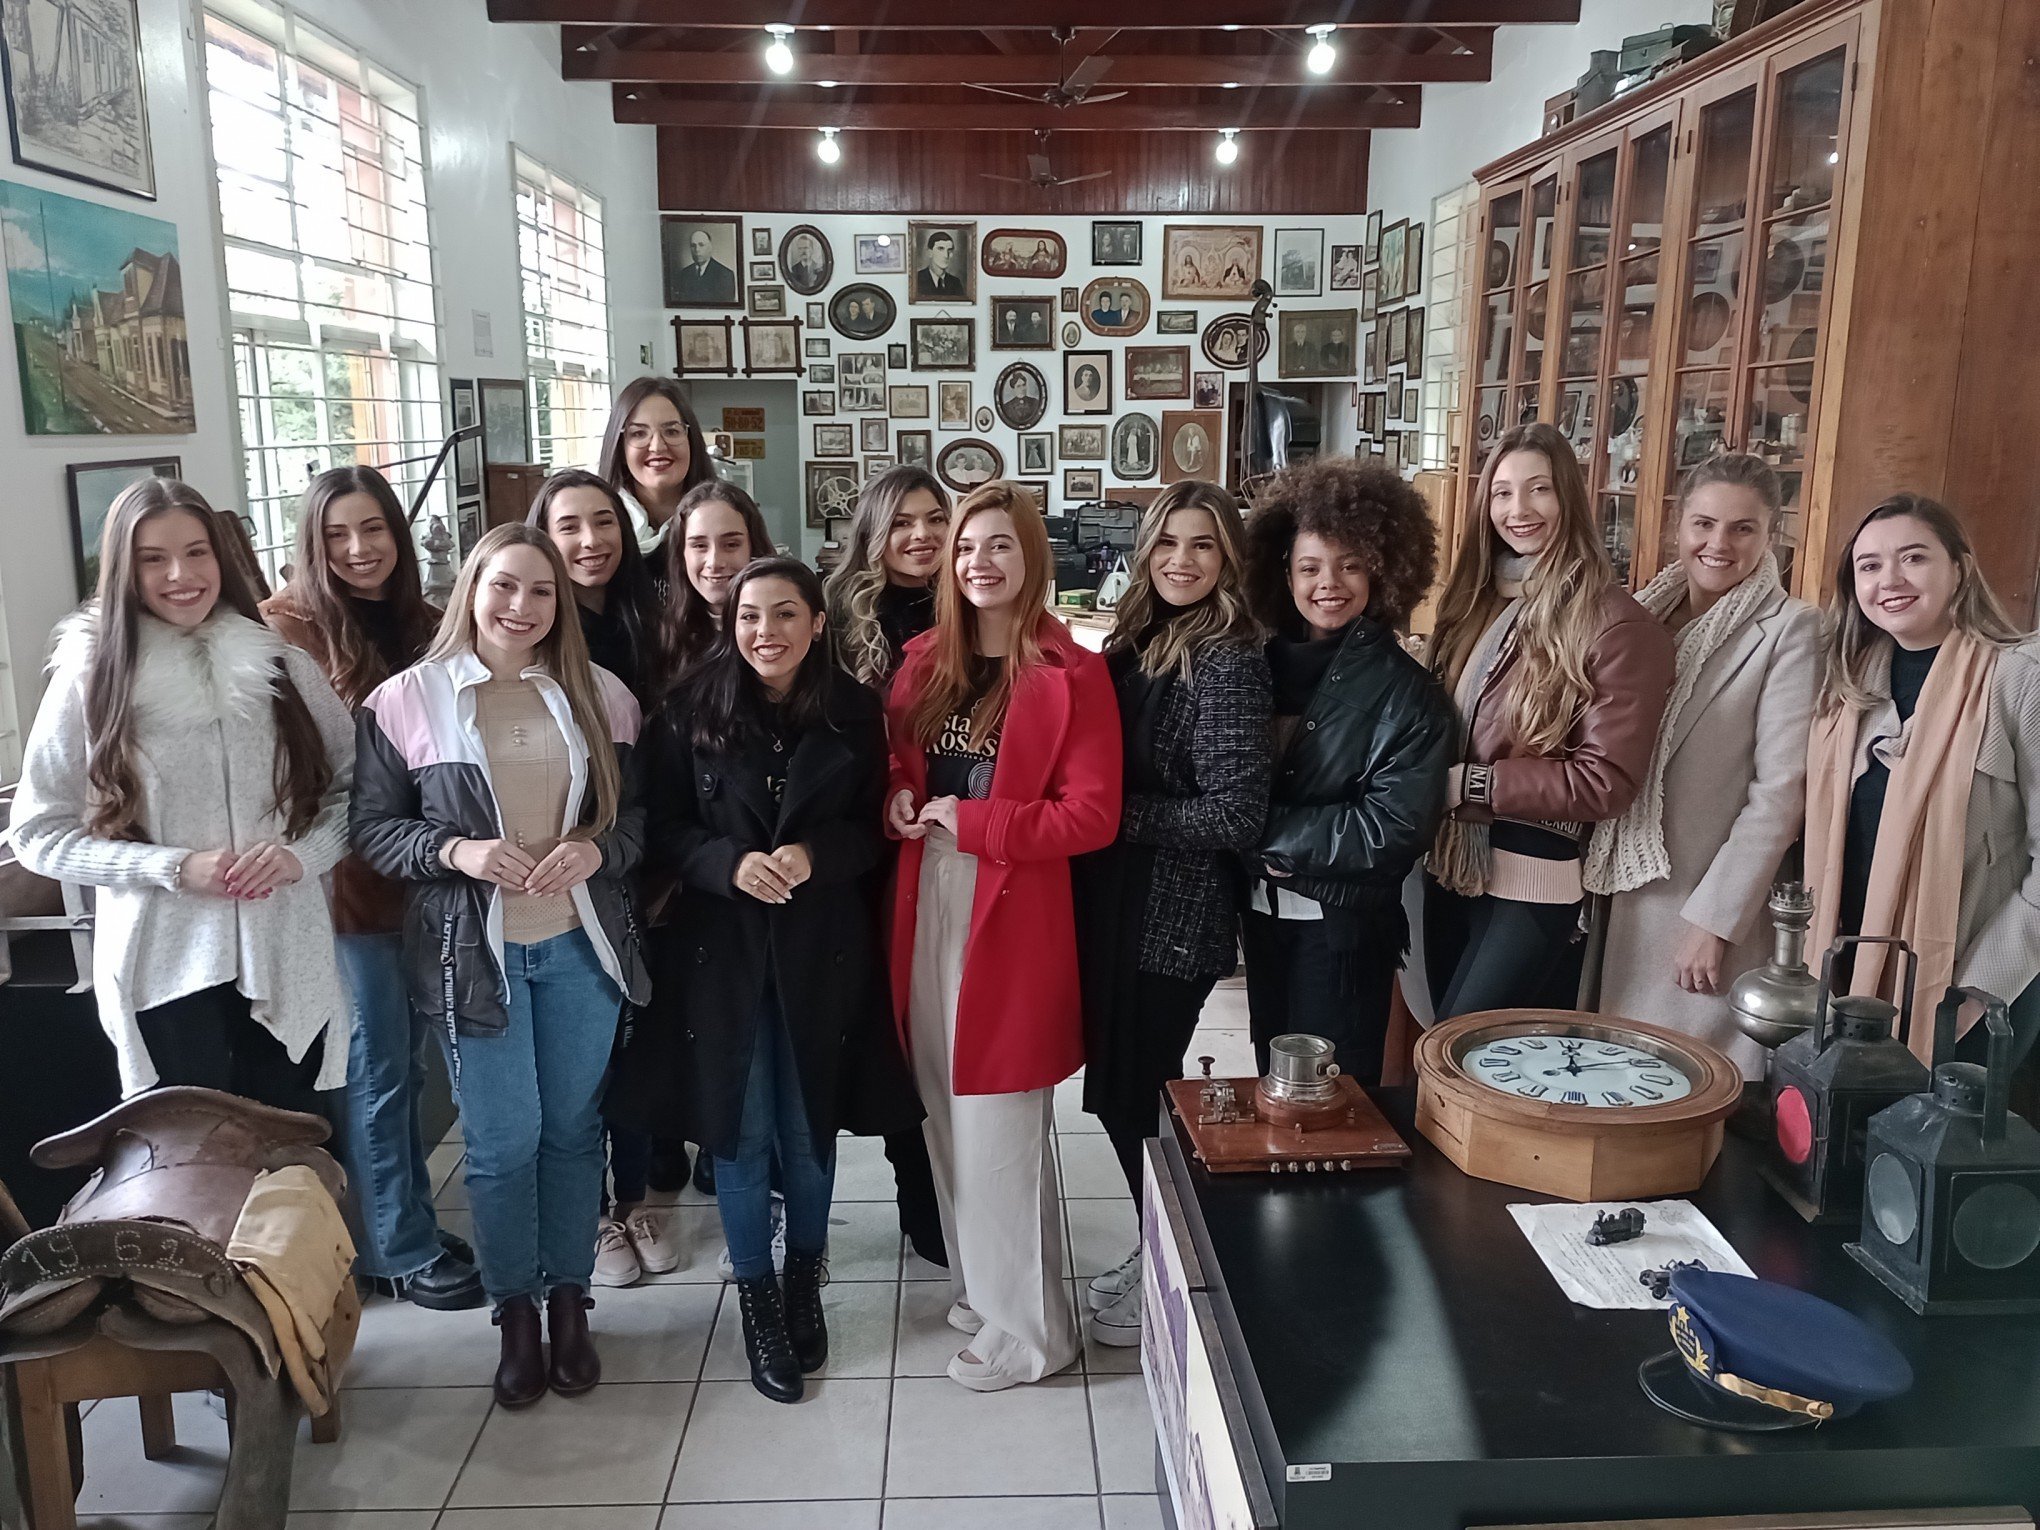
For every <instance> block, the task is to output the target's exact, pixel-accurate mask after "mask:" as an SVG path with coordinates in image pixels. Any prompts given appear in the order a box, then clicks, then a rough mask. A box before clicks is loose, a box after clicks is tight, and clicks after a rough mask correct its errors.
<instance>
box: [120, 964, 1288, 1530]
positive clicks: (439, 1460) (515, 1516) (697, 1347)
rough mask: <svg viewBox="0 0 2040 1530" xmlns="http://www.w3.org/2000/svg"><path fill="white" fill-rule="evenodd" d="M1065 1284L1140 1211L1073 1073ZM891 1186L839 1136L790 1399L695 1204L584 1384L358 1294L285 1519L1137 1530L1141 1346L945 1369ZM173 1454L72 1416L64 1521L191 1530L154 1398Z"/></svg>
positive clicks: (191, 1424)
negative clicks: (754, 1347)
mask: <svg viewBox="0 0 2040 1530" xmlns="http://www.w3.org/2000/svg"><path fill="white" fill-rule="evenodd" d="M1246 1027H1247V1018H1246V995H1245V993H1244V991H1243V990H1242V989H1241V988H1240V987H1239V986H1238V984H1237V982H1233V983H1228V984H1225V985H1222V986H1221V987H1220V988H1219V989H1218V990H1217V991H1216V992H1215V993H1214V994H1213V995H1212V998H1211V1002H1210V1004H1209V1005H1207V1006H1206V1009H1205V1014H1204V1028H1203V1029H1202V1030H1200V1031H1199V1032H1198V1035H1197V1039H1196V1043H1195V1044H1194V1045H1193V1046H1192V1047H1191V1051H1190V1056H1191V1066H1192V1070H1193V1071H1195V1069H1196V1059H1197V1058H1198V1057H1199V1056H1200V1055H1203V1054H1210V1055H1212V1056H1214V1057H1215V1058H1216V1059H1217V1062H1216V1064H1215V1066H1214V1069H1213V1071H1214V1072H1216V1073H1218V1074H1220V1075H1227V1074H1234V1075H1237V1074H1244V1073H1250V1072H1252V1071H1253V1052H1252V1048H1251V1046H1250V1044H1249V1041H1248V1037H1247V1029H1246ZM1056 1129H1057V1139H1058V1140H1057V1148H1058V1158H1059V1160H1060V1163H1061V1166H1062V1177H1063V1193H1064V1197H1065V1200H1064V1209H1065V1215H1066V1218H1067V1236H1068V1244H1069V1249H1070V1260H1071V1266H1072V1274H1073V1276H1074V1277H1075V1278H1074V1279H1072V1280H1071V1282H1070V1285H1069V1290H1070V1299H1071V1301H1072V1302H1075V1301H1077V1299H1078V1295H1079V1291H1080V1284H1081V1281H1082V1280H1083V1279H1084V1278H1087V1277H1089V1276H1091V1275H1094V1274H1096V1273H1098V1272H1099V1271H1101V1270H1105V1269H1109V1268H1110V1267H1111V1266H1113V1265H1115V1264H1117V1263H1118V1262H1119V1261H1120V1259H1121V1258H1123V1257H1124V1256H1125V1254H1126V1252H1127V1250H1128V1249H1130V1248H1131V1247H1132V1246H1133V1243H1134V1240H1135V1237H1136V1233H1137V1224H1138V1216H1137V1214H1136V1212H1135V1208H1134V1207H1133V1205H1132V1203H1131V1202H1130V1201H1129V1200H1128V1199H1127V1196H1126V1188H1125V1184H1124V1182H1123V1181H1122V1180H1121V1178H1120V1175H1119V1169H1118V1165H1117V1162H1116V1160H1115V1159H1114V1158H1113V1155H1112V1151H1111V1148H1110V1146H1109V1145H1108V1144H1107V1142H1106V1140H1105V1138H1104V1137H1103V1136H1102V1135H1100V1134H1099V1132H1098V1123H1097V1122H1096V1120H1094V1119H1093V1118H1092V1117H1090V1116H1088V1115H1085V1114H1084V1113H1083V1107H1082V1085H1081V1083H1080V1082H1078V1081H1075V1080H1073V1081H1071V1082H1070V1083H1068V1084H1066V1085H1064V1086H1063V1088H1062V1089H1061V1090H1060V1091H1059V1092H1058V1096H1057V1100H1056ZM431 1162H432V1168H433V1172H434V1174H435V1175H437V1176H439V1177H440V1182H441V1193H440V1204H441V1206H442V1207H443V1208H444V1213H443V1215H444V1220H445V1222H446V1224H447V1225H448V1226H450V1227H452V1228H454V1229H455V1230H456V1231H459V1232H461V1233H463V1234H465V1233H466V1232H467V1231H468V1229H469V1223H468V1218H467V1213H466V1211H465V1210H464V1208H465V1206H466V1204H467V1201H466V1195H465V1192H464V1190H463V1188H462V1186H461V1182H460V1176H459V1172H458V1170H459V1162H460V1146H459V1142H458V1139H457V1137H456V1138H450V1139H449V1140H448V1142H447V1143H446V1144H445V1145H443V1146H442V1147H440V1148H439V1149H437V1150H436V1151H435V1152H434V1154H433V1155H432V1160H431ZM892 1194H893V1185H892V1173H891V1169H890V1167H889V1166H888V1165H887V1163H886V1162H885V1158H884V1155H883V1153H882V1151H881V1149H880V1145H879V1144H878V1143H877V1142H875V1141H867V1140H856V1139H850V1138H846V1139H844V1141H843V1143H842V1146H841V1149H840V1151H839V1154H838V1167H837V1174H836V1195H837V1200H836V1207H835V1213H834V1217H833V1222H834V1227H833V1230H832V1233H831V1238H830V1271H831V1280H830V1284H829V1287H828V1290H827V1292H826V1294H825V1299H826V1302H827V1305H828V1313H829V1333H830V1358H829V1364H828V1367H827V1369H826V1370H825V1371H824V1372H823V1373H822V1375H821V1377H820V1378H819V1380H813V1381H810V1384H809V1391H808V1396H807V1398H806V1399H805V1400H804V1401H802V1402H801V1403H799V1404H798V1405H796V1406H793V1407H785V1406H781V1405H779V1404H774V1403H769V1402H767V1401H765V1399H764V1398H762V1397H760V1396H759V1395H758V1394H757V1393H756V1392H755V1391H753V1390H752V1388H751V1385H750V1382H749V1381H748V1380H747V1379H746V1378H747V1376H748V1372H747V1370H746V1368H745V1364H744V1354H743V1340H742V1333H741V1329H740V1327H739V1323H738V1318H737V1314H736V1304H735V1302H734V1300H732V1299H730V1298H729V1297H728V1296H727V1295H726V1292H725V1289H724V1287H723V1285H722V1283H721V1281H720V1279H719V1278H718V1276H717V1275H716V1271H715V1258H716V1254H717V1253H718V1252H719V1251H720V1249H721V1247H722V1231H721V1227H720V1225H719V1223H718V1221H717V1218H716V1213H715V1209H714V1207H713V1205H712V1204H709V1203H707V1202H704V1201H703V1200H702V1199H701V1198H700V1197H698V1196H696V1195H695V1194H694V1193H693V1192H692V1191H691V1190H690V1191H688V1192H687V1193H686V1195H685V1196H684V1197H683V1199H682V1204H681V1205H679V1206H678V1207H676V1208H674V1210H673V1212H672V1213H671V1214H672V1215H673V1217H674V1218H675V1220H676V1222H677V1223H678V1224H679V1226H680V1229H681V1235H682V1239H683V1242H684V1244H685V1247H686V1258H685V1260H684V1261H683V1263H682V1266H681V1268H680V1269H678V1270H676V1271H675V1272H674V1273H672V1274H671V1275H667V1276H662V1277H659V1278H658V1279H656V1280H652V1281H647V1282H646V1283H644V1284H642V1285H640V1286H637V1287H635V1288H633V1289H631V1290H627V1291H601V1292H598V1293H597V1298H596V1308H595V1312H594V1314H593V1317H592V1322H593V1325H594V1328H595V1331H596V1336H597V1340H598V1342H599V1343H600V1345H601V1349H602V1361H603V1371H604V1377H603V1384H602V1385H601V1386H599V1387H597V1388H596V1389H595V1390H594V1391H593V1392H591V1393H590V1394H589V1395H588V1396H586V1397H582V1398H576V1399H573V1400H571V1401H569V1400H565V1399H561V1398H557V1397H548V1398H546V1399H544V1400H543V1401H541V1402H539V1403H538V1404H537V1405H535V1406H534V1407H532V1408H529V1409H526V1410H524V1411H521V1412H516V1413H510V1412H505V1411H503V1410H501V1409H498V1408H497V1407H495V1405H494V1403H493V1402H492V1400H491V1399H490V1396H489V1377H490V1374H491V1372H492V1371H493V1370H494V1368H495V1353H496V1346H495V1333H494V1330H493V1329H492V1328H490V1326H489V1321H488V1314H487V1313H486V1312H479V1311H477V1312H456V1313H439V1312H425V1311H422V1310H420V1309H418V1308H416V1307H412V1306H409V1305H407V1304H404V1303H400V1302H387V1301H380V1300H378V1301H376V1302H373V1303H372V1304H371V1305H370V1307H369V1310H368V1311H367V1313H366V1314H365V1315H364V1318H363V1322H362V1329H361V1339H360V1343H359V1345H358V1346H357V1348H356V1350H355V1353H354V1360H353V1364H352V1366H351V1367H350V1369H349V1371H348V1375H347V1388H348V1390H347V1394H346V1396H345V1399H344V1401H343V1403H342V1414H341V1439H340V1442H339V1443H338V1444H337V1445H313V1444H311V1443H310V1442H309V1440H305V1441H304V1442H303V1443H301V1444H300V1446H299V1449H298V1459H297V1472H296V1480H295V1483H294V1487H293V1492H292V1508H293V1511H294V1512H293V1513H292V1515H291V1518H290V1530H556V1527H557V1530H567V1527H571V1530H1157V1527H1159V1525H1160V1524H1161V1516H1160V1512H1159V1510H1158V1509H1157V1507H1156V1503H1155V1499H1154V1496H1153V1495H1154V1439H1153V1434H1152V1425H1151V1423H1150V1421H1149V1415H1148V1405H1147V1394H1146V1389H1145V1385H1144V1383H1143V1382H1142V1381H1141V1378H1140V1375H1139V1369H1140V1366H1139V1354H1138V1352H1137V1351H1135V1350H1131V1349H1107V1348H1103V1347H1100V1346H1097V1345H1093V1344H1087V1345H1086V1346H1085V1353H1084V1358H1083V1362H1082V1364H1081V1365H1079V1366H1077V1367H1076V1368H1073V1369H1072V1370H1070V1371H1068V1372H1066V1373H1064V1374H1063V1375H1061V1376H1058V1377H1055V1378H1053V1379H1051V1380H1049V1381H1047V1382H1044V1383H1042V1384H1040V1385H1038V1386H1032V1387H1016V1388H1014V1389H1012V1390H1010V1391H1006V1392H1000V1393H995V1394H992V1395H989V1396H985V1395H980V1394H977V1393H973V1392H968V1391H965V1390H964V1389H963V1388H961V1387H959V1386H957V1385H956V1384H955V1383H954V1382H952V1381H950V1380H948V1379H947V1377H945V1376H944V1375H943V1374H942V1371H943V1367H944V1366H945V1365H946V1364H947V1363H948V1361H949V1357H950V1356H951V1355H952V1354H954V1353H955V1352H956V1349H957V1347H958V1345H959V1343H960V1340H959V1338H958V1335H957V1334H956V1332H955V1330H953V1329H951V1328H950V1327H949V1326H948V1325H947V1324H946V1323H945V1322H944V1321H943V1313H944V1312H945V1310H946V1309H947V1305H948V1299H947V1297H946V1295H945V1294H944V1289H945V1288H944V1287H942V1286H940V1285H938V1284H935V1283H934V1282H935V1281H936V1280H937V1279H938V1278H939V1277H940V1275H941V1273H942V1272H941V1271H939V1270H937V1269H936V1268H934V1267H933V1266H932V1265H929V1264H927V1263H925V1262H923V1261H922V1260H920V1259H919V1258H917V1257H915V1256H914V1255H913V1254H912V1253H910V1252H904V1251H903V1250H902V1248H901V1243H900V1238H899V1234H898V1221H897V1216H896V1213H895V1210H894V1207H893V1204H892ZM176 1415H177V1427H178V1439H179V1441H180V1448H179V1450H178V1452H177V1454H176V1457H175V1458H174V1459H171V1460H166V1461H156V1462H152V1461H146V1460H144V1459H143V1458H142V1454H141V1439H140V1434H139V1431H138V1429H137V1426H136V1417H135V1411H134V1405H133V1404H132V1403H125V1402H109V1403H105V1404H102V1405H98V1406H95V1407H94V1408H93V1409H92V1410H91V1412H90V1413H89V1414H88V1415H87V1417H86V1420H85V1460H86V1479H85V1491H84V1493H83V1494H82V1495H81V1497H80V1499H79V1513H80V1523H81V1525H83V1526H84V1527H85V1530H205V1527H206V1526H207V1525H208V1523H209V1521H210V1513H209V1511H210V1509H211V1506H212V1504H213V1503H214V1502H215V1501H216V1499H217V1497H218V1494H219V1483H220V1476H221V1472H222V1470H223V1468H224V1465H225V1459H226V1430H225V1425H224V1424H222V1423H221V1421H220V1420H219V1419H218V1418H217V1417H215V1416H214V1415H213V1414H212V1413H210V1412H209V1411H207V1409H206V1408H205V1406H204V1405H203V1402H202V1400H201V1399H200V1398H198V1397H196V1396H186V1397H180V1398H179V1399H178V1400H177V1404H176Z"/></svg>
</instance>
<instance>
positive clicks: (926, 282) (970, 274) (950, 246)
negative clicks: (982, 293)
mask: <svg viewBox="0 0 2040 1530" xmlns="http://www.w3.org/2000/svg"><path fill="white" fill-rule="evenodd" d="M907 247H908V253H907V264H908V271H907V301H908V302H909V303H969V302H972V301H974V300H975V299H976V298H977V254H978V252H977V225H976V224H975V223H909V224H908V225H907Z"/></svg>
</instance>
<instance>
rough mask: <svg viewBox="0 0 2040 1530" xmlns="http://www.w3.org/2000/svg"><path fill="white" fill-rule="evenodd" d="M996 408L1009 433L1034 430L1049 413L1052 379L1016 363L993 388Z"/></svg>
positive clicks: (1027, 363) (1035, 368)
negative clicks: (1049, 393) (1049, 391)
mask: <svg viewBox="0 0 2040 1530" xmlns="http://www.w3.org/2000/svg"><path fill="white" fill-rule="evenodd" d="M992 404H993V406H994V407H995V408H996V409H997V410H998V411H999V418H1000V419H1001V420H1002V421H1004V422H1005V425H1006V428H1007V429H1008V430H1032V429H1033V428H1034V427H1035V426H1036V425H1038V424H1040V423H1041V417H1042V416H1043V415H1045V414H1047V413H1048V379H1047V378H1045V377H1043V376H1042V375H1041V369H1040V368H1039V367H1037V366H1035V365H1033V364H1032V363H1031V362H1025V361H1016V362H1014V363H1013V364H1012V365H1011V366H1009V367H1007V368H1006V369H1005V371H1003V372H1001V373H1000V374H999V380H998V381H997V382H995V383H993V384H992ZM1044 471H1046V470H1045V469H1044Z"/></svg>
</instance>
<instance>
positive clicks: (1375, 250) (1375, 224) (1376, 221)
mask: <svg viewBox="0 0 2040 1530" xmlns="http://www.w3.org/2000/svg"><path fill="white" fill-rule="evenodd" d="M1380 260H1381V214H1380V213H1379V212H1371V213H1369V214H1368V215H1367V264H1369V265H1370V266H1372V265H1377V264H1379V263H1380Z"/></svg>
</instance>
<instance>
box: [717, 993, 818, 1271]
mask: <svg viewBox="0 0 2040 1530" xmlns="http://www.w3.org/2000/svg"><path fill="white" fill-rule="evenodd" d="M828 1149H829V1150H828V1153H827V1154H826V1155H825V1156H823V1157H822V1158H820V1159H819V1160H817V1158H816V1155H815V1148H814V1137H813V1134H812V1133H811V1132H810V1131H809V1130H808V1118H807V1105H806V1103H805V1102H804V1101H803V1100H802V1098H801V1092H800V1067H799V1064H798V1063H797V1062H796V1061H795V1058H794V1055H793V1042H792V1040H791V1038H789V1037H788V1036H787V1034H786V1022H785V1020H784V1019H783V1018H782V1017H781V1015H780V1010H779V999H778V995H777V994H776V993H774V992H773V990H772V988H771V987H770V986H769V985H768V986H767V988H766V990H765V999H764V1002H763V1003H762V1004H760V1005H759V1007H758V1038H757V1042H756V1044H755V1045H754V1046H753V1048H752V1051H751V1071H750V1074H749V1076H748V1077H747V1078H746V1080H745V1083H744V1112H743V1117H742V1125H741V1126H740V1127H739V1129H738V1133H737V1156H736V1157H734V1158H724V1157H723V1156H722V1155H721V1154H717V1155H716V1160H715V1203H716V1208H717V1209H718V1210H719V1211H720V1212H721V1213H722V1225H723V1237H724V1238H725V1239H727V1240H728V1241H729V1245H730V1265H731V1267H732V1268H733V1269H734V1270H735V1272H736V1276H737V1279H739V1280H765V1279H769V1278H770V1277H771V1275H772V1181H773V1170H774V1168H775V1165H774V1162H773V1160H774V1158H775V1157H776V1158H777V1159H778V1163H777V1165H776V1167H777V1169H778V1171H779V1178H780V1182H781V1184H782V1186H783V1189H784V1193H785V1196H786V1251H787V1252H788V1253H789V1254H821V1253H823V1252H825V1251H826V1250H827V1248H828V1246H829V1202H830V1201H831V1199H832V1198H833V1197H834V1195H835V1192H836V1144H835V1143H833V1142H831V1143H830V1144H829V1145H828Z"/></svg>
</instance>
